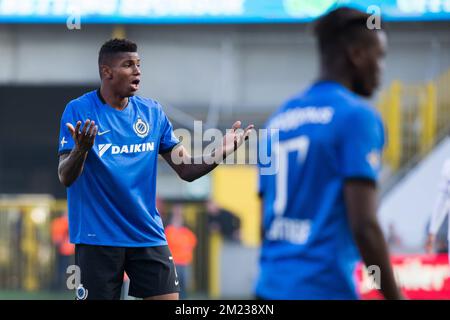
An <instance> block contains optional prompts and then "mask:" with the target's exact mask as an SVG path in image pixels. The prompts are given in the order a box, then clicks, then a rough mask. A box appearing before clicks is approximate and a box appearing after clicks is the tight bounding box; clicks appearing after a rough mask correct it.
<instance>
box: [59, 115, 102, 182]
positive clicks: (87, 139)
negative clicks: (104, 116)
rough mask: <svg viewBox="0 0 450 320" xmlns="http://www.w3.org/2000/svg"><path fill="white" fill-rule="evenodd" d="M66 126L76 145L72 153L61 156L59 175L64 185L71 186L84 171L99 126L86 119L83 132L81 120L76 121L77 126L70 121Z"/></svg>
mask: <svg viewBox="0 0 450 320" xmlns="http://www.w3.org/2000/svg"><path fill="white" fill-rule="evenodd" d="M66 126H67V128H68V129H69V131H70V134H71V135H72V138H73V140H74V141H75V146H74V147H73V149H72V151H70V153H67V154H62V155H61V156H60V157H59V165H58V177H59V181H60V182H61V183H62V184H63V185H65V186H66V187H69V186H70V185H71V184H72V183H73V182H74V181H75V180H76V179H77V178H78V177H79V176H80V174H81V172H83V166H84V162H85V161H86V157H87V154H88V151H89V150H90V149H91V148H92V146H93V145H94V140H95V136H96V135H97V132H98V126H96V125H95V122H94V121H90V120H86V122H85V123H84V126H83V129H82V130H81V132H80V127H81V121H78V122H77V123H76V126H75V128H74V127H73V125H72V124H70V123H67V124H66Z"/></svg>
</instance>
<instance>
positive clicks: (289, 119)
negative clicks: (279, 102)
mask: <svg viewBox="0 0 450 320" xmlns="http://www.w3.org/2000/svg"><path fill="white" fill-rule="evenodd" d="M333 115H334V110H333V108H331V107H320V108H318V107H305V108H294V109H289V110H288V111H286V112H283V113H281V114H279V115H278V116H276V117H275V118H273V120H272V121H270V124H269V127H270V128H274V129H279V130H282V131H290V130H295V129H297V128H298V127H300V126H302V125H305V124H327V123H330V122H331V120H332V119H333Z"/></svg>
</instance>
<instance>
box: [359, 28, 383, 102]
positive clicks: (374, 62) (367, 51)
mask: <svg viewBox="0 0 450 320" xmlns="http://www.w3.org/2000/svg"><path fill="white" fill-rule="evenodd" d="M370 37H371V40H370V44H369V45H367V46H365V47H364V48H363V49H362V50H363V52H362V53H361V56H360V59H359V62H358V63H357V64H356V65H355V66H356V70H355V78H354V84H353V87H354V89H355V91H356V93H358V94H360V95H362V96H365V97H370V96H372V95H373V93H374V92H375V90H376V89H377V88H378V87H379V85H380V83H381V76H382V73H383V69H384V57H385V55H386V47H387V39H386V33H385V32H384V31H381V30H379V31H377V32H371V33H370Z"/></svg>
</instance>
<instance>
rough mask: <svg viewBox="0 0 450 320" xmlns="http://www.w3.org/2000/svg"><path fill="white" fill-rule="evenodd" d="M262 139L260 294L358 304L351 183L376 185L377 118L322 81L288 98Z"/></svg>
mask: <svg viewBox="0 0 450 320" xmlns="http://www.w3.org/2000/svg"><path fill="white" fill-rule="evenodd" d="M266 127H267V129H268V131H269V134H268V135H267V137H265V138H264V139H261V140H260V145H259V149H260V151H261V150H267V155H268V159H270V161H261V160H260V161H259V193H260V195H261V197H262V203H263V229H264V239H263V243H262V246H261V255H260V272H259V276H258V279H257V283H256V289H255V291H256V294H257V295H258V296H260V297H262V298H268V299H356V298H358V295H357V290H356V286H355V282H354V279H353V277H354V268H355V265H356V262H357V261H358V260H359V253H358V250H357V247H356V245H355V243H354V239H353V236H352V234H351V230H350V227H349V221H348V218H347V212H346V205H345V202H344V195H343V186H344V182H345V180H346V179H350V178H364V179H370V180H373V181H376V179H377V175H378V172H379V169H380V163H381V152H382V148H383V145H384V128H383V124H382V121H381V118H380V116H379V115H378V113H377V112H376V111H375V110H374V109H373V108H372V107H370V106H369V105H367V104H366V102H365V101H364V100H362V99H361V98H360V97H359V96H357V95H356V94H354V93H353V92H351V91H350V90H348V89H347V88H345V87H344V86H342V85H340V84H338V83H336V82H331V81H320V82H317V83H315V84H314V85H312V86H311V87H310V88H308V89H307V90H306V91H305V92H303V93H302V94H300V95H298V96H295V97H293V98H292V99H290V100H289V101H287V102H286V103H285V104H284V105H283V106H282V107H281V108H280V109H279V110H277V111H276V112H275V113H274V114H273V115H272V116H271V117H270V119H269V120H268V122H267V125H266Z"/></svg>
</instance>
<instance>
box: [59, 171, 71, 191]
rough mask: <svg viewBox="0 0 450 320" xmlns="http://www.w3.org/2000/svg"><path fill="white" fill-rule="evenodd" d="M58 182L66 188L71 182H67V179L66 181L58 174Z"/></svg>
mask: <svg viewBox="0 0 450 320" xmlns="http://www.w3.org/2000/svg"><path fill="white" fill-rule="evenodd" d="M58 176H59V182H60V183H61V184H62V185H63V186H64V187H66V188H68V187H70V185H71V184H72V182H71V181H69V179H67V178H66V177H64V176H63V175H61V174H59V175H58Z"/></svg>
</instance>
